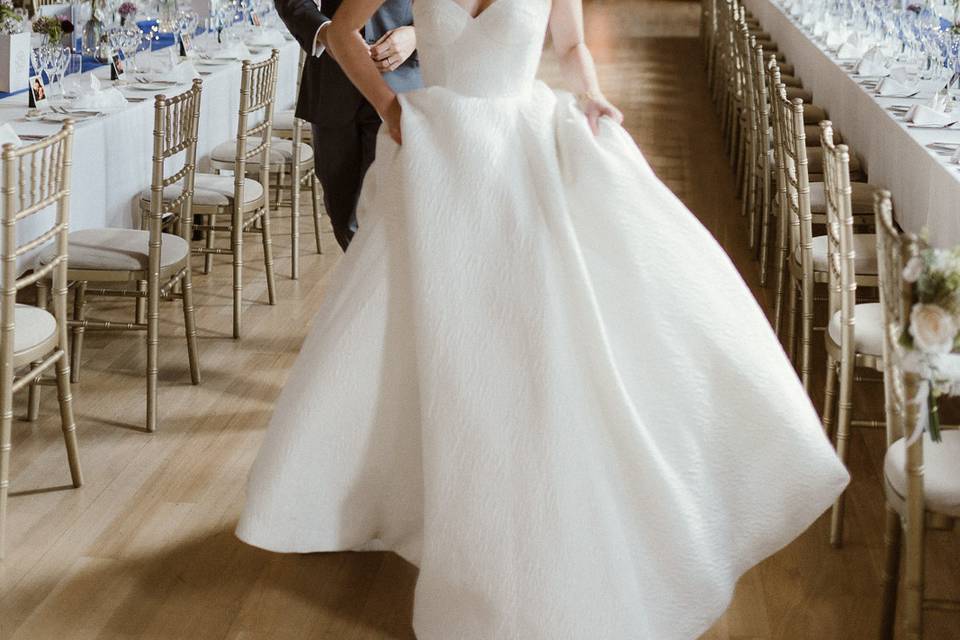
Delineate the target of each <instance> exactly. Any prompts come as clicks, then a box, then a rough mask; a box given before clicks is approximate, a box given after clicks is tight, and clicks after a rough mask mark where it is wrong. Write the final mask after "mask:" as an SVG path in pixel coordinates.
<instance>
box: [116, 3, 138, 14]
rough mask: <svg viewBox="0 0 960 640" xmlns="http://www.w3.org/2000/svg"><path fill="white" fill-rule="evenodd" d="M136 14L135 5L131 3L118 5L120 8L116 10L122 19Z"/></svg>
mask: <svg viewBox="0 0 960 640" xmlns="http://www.w3.org/2000/svg"><path fill="white" fill-rule="evenodd" d="M136 12H137V5H135V4H133V3H132V2H124V3H123V4H121V5H120V8H119V9H117V13H119V14H120V15H121V16H122V17H124V18H127V17H129V16H131V15H133V14H135V13H136Z"/></svg>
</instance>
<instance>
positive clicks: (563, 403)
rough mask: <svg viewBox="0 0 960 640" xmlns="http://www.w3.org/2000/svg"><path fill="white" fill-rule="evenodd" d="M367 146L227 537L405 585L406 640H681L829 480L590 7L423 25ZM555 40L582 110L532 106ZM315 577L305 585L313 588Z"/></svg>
mask: <svg viewBox="0 0 960 640" xmlns="http://www.w3.org/2000/svg"><path fill="white" fill-rule="evenodd" d="M379 5H380V1H379V0H344V2H343V3H342V5H341V6H340V9H339V10H338V11H337V13H336V16H335V18H334V19H333V22H332V23H331V25H330V27H329V31H328V34H327V35H328V42H329V45H330V48H331V51H332V53H333V55H334V56H335V58H336V59H337V60H338V61H339V62H340V64H341V66H342V67H343V68H344V70H345V71H346V73H347V74H348V76H349V77H350V79H351V80H352V81H353V82H354V83H355V84H356V86H357V87H358V88H359V89H360V90H361V91H362V92H363V94H364V95H365V96H366V97H367V98H368V99H369V100H370V102H371V103H372V104H373V105H374V106H376V107H377V109H378V111H379V112H380V114H381V115H382V117H383V119H384V122H385V124H386V126H385V127H383V128H382V130H381V135H380V137H379V139H378V148H377V153H376V161H375V163H374V165H373V166H372V168H371V169H370V172H369V173H368V174H367V178H366V182H365V184H364V188H363V193H362V196H361V201H360V205H359V216H360V231H359V233H358V235H357V236H356V238H355V240H354V243H353V244H352V245H351V246H350V250H349V251H348V252H347V253H346V255H345V256H344V258H343V260H342V261H341V264H340V265H339V267H338V270H337V272H336V275H335V277H334V279H333V281H332V283H331V285H330V287H329V291H328V293H327V298H326V300H325V302H324V305H323V307H322V310H321V311H320V313H319V314H318V316H317V318H316V320H315V325H314V327H313V330H312V331H311V333H310V335H309V337H308V338H307V340H306V342H305V344H304V346H303V350H302V352H301V354H300V358H299V361H298V362H297V365H296V367H295V368H294V370H293V373H292V375H291V378H290V381H289V383H288V384H287V386H286V388H285V389H284V390H283V393H282V395H281V397H280V399H279V401H278V403H277V409H276V413H275V415H274V416H273V420H272V422H271V424H270V428H269V430H268V433H267V436H266V440H265V441H264V443H263V447H262V449H261V451H260V454H259V456H258V458H257V460H256V463H255V464H254V466H253V469H252V471H251V474H250V479H249V487H248V496H247V503H246V507H245V510H244V513H243V515H242V518H241V520H240V524H239V527H238V529H237V534H238V536H239V537H240V538H241V539H243V540H244V541H246V542H249V543H250V544H253V545H256V546H259V547H263V548H266V549H271V550H275V551H282V552H316V551H336V550H367V549H389V550H393V551H395V552H397V553H398V554H400V555H401V556H403V557H404V558H406V559H407V560H409V561H410V562H411V563H414V564H416V565H417V566H418V567H419V568H420V574H419V579H418V583H417V589H416V604H415V609H414V629H415V631H416V633H417V636H418V637H419V638H421V640H455V639H456V640H464V639H470V640H495V639H496V640H499V639H518V640H560V639H577V640H579V639H590V640H594V639H598V640H627V639H642V640H673V639H678V640H679V639H684V640H685V639H691V638H696V637H697V636H698V635H700V634H701V633H703V632H704V631H706V629H707V628H708V627H709V626H710V625H711V623H712V622H713V621H714V620H715V619H716V618H717V617H718V616H720V615H721V614H722V612H723V611H724V609H725V608H726V606H727V605H728V603H729V600H730V598H731V594H732V591H733V588H734V584H735V583H736V581H737V579H738V577H739V576H740V575H741V574H742V573H743V572H744V571H746V570H747V569H749V568H750V567H751V566H753V565H754V564H756V563H758V562H759V561H760V560H762V559H763V558H765V557H767V556H768V555H770V554H772V553H773V552H775V551H777V550H778V549H780V548H781V547H782V546H784V545H785V544H787V543H789V542H790V541H791V540H792V539H793V538H795V537H796V536H797V535H799V534H800V533H801V532H802V531H803V530H804V529H805V528H806V527H807V526H809V525H810V523H812V522H813V521H814V520H815V519H816V518H817V517H818V516H819V515H820V514H821V513H822V511H823V510H824V509H825V508H826V507H827V506H828V505H829V504H830V503H831V502H832V501H833V499H834V498H835V497H836V496H837V495H838V493H839V492H840V491H841V489H842V488H843V487H844V486H845V484H846V482H847V480H848V476H847V473H846V471H845V470H844V469H843V467H842V465H841V464H840V463H839V462H838V460H837V459H836V457H835V456H834V454H833V450H832V449H831V447H830V445H829V443H828V442H827V439H826V438H825V436H824V435H823V432H822V429H821V427H820V423H819V420H818V419H817V417H816V415H815V413H814V411H813V408H812V407H811V405H810V403H809V401H808V400H807V398H806V396H805V395H804V392H803V389H802V387H801V386H800V384H799V382H798V381H797V379H796V376H795V374H794V372H793V370H792V368H791V367H790V364H789V363H788V362H787V360H786V358H785V356H784V354H783V351H782V350H781V348H780V345H779V344H778V342H777V340H776V338H775V336H774V335H773V333H772V332H771V330H770V328H769V325H768V324H767V322H766V320H765V318H764V315H763V313H762V312H761V310H760V308H759V307H758V306H757V304H756V302H755V301H754V299H753V297H752V296H751V294H750V292H749V290H748V289H747V287H746V286H745V284H744V283H743V281H742V280H741V279H740V278H739V276H738V274H737V272H736V270H735V269H734V267H733V265H732V264H731V263H730V261H729V260H728V258H727V257H726V255H725V254H724V253H723V251H722V250H721V248H720V247H719V246H718V245H717V243H716V242H715V241H714V240H713V238H712V237H711V236H710V235H709V233H708V232H707V231H706V230H705V229H704V228H703V227H702V226H701V225H700V224H699V223H698V222H697V220H696V219H695V218H694V217H693V216H692V215H691V214H690V213H689V212H688V211H687V210H686V209H685V208H684V206H683V205H682V204H681V203H680V202H679V201H678V200H677V199H676V198H675V197H674V196H673V195H672V194H671V193H670V192H669V191H668V190H667V189H666V187H665V186H664V185H663V184H661V183H660V181H659V180H657V178H656V177H655V176H654V174H653V172H652V171H651V170H650V168H649V167H648V165H647V164H646V162H645V161H644V159H643V157H642V156H641V155H640V152H639V151H638V150H637V148H636V146H635V145H634V143H633V142H632V140H631V139H630V137H629V136H628V135H627V133H626V132H625V131H624V130H623V129H622V128H620V127H619V126H618V123H619V120H620V115H619V113H618V111H617V110H616V109H615V108H614V107H613V106H612V105H611V104H610V103H609V102H607V101H606V100H605V99H604V97H603V95H602V94H601V92H600V89H599V87H598V83H597V78H596V75H595V72H594V68H593V63H592V61H591V57H590V54H589V52H588V50H587V48H586V46H585V45H584V44H583V27H582V8H581V4H580V0H416V1H415V2H414V14H415V22H416V26H417V32H418V47H419V53H420V60H421V65H422V72H423V77H424V81H425V86H426V88H425V89H423V90H419V91H415V92H411V93H407V94H403V95H401V96H397V95H394V93H393V92H392V91H391V90H390V89H389V87H388V86H387V84H386V83H385V82H384V81H383V80H382V78H381V76H380V73H379V72H378V71H377V69H376V68H375V66H374V63H373V62H372V61H371V59H370V56H369V54H368V52H367V48H366V45H365V44H364V42H363V39H362V38H361V36H360V34H359V29H360V27H361V26H362V25H364V24H365V23H366V21H367V19H368V18H369V17H370V15H371V14H372V13H373V12H374V11H376V9H377V8H378V6H379ZM548 28H549V31H550V33H551V34H552V39H553V44H554V46H555V47H556V49H557V51H558V53H559V55H560V58H561V60H562V64H563V69H564V76H565V77H566V78H567V79H568V80H569V82H570V84H571V88H572V89H573V91H574V93H575V94H576V95H572V94H569V93H555V92H553V91H551V90H550V89H548V88H547V87H546V86H544V85H543V84H541V83H540V82H538V81H536V80H535V74H536V71H537V67H538V64H539V59H540V54H541V50H542V47H543V41H544V37H545V33H546V32H547V30H548ZM318 579H319V578H318Z"/></svg>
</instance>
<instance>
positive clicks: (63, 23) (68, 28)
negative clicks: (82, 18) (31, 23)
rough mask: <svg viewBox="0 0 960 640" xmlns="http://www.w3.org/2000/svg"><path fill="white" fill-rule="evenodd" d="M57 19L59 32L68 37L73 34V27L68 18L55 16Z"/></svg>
mask: <svg viewBox="0 0 960 640" xmlns="http://www.w3.org/2000/svg"><path fill="white" fill-rule="evenodd" d="M57 19H58V20H59V21H60V31H62V32H63V33H64V34H66V35H70V34H71V33H73V32H74V30H75V27H74V26H73V23H72V22H70V20H69V18H67V17H66V16H57Z"/></svg>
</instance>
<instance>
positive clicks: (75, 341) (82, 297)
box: [70, 282, 87, 382]
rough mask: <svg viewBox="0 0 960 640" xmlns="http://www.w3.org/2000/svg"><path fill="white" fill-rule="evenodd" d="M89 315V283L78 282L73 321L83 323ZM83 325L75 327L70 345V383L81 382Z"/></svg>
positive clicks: (75, 292)
mask: <svg viewBox="0 0 960 640" xmlns="http://www.w3.org/2000/svg"><path fill="white" fill-rule="evenodd" d="M86 314H87V283H86V282H78V283H77V286H76V288H75V290H74V292H73V319H74V320H76V321H77V322H83V320H84V318H85V317H86ZM83 334H84V328H83V325H80V326H75V327H74V328H73V331H72V332H71V343H70V382H80V354H81V352H82V351H83Z"/></svg>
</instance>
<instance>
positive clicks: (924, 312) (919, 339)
mask: <svg viewBox="0 0 960 640" xmlns="http://www.w3.org/2000/svg"><path fill="white" fill-rule="evenodd" d="M910 335H911V336H912V337H913V343H914V344H915V345H916V347H917V348H918V349H920V350H921V351H923V352H926V353H950V351H952V350H953V341H954V338H956V336H957V322H956V320H954V318H953V316H951V315H950V314H949V313H948V312H947V310H946V309H944V308H943V307H940V306H938V305H935V304H915V305H913V309H911V310H910Z"/></svg>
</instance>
